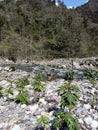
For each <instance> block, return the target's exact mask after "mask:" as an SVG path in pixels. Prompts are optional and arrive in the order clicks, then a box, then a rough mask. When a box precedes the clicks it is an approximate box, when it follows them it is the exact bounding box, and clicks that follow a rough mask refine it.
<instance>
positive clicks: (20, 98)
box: [15, 88, 29, 104]
mask: <svg viewBox="0 0 98 130" xmlns="http://www.w3.org/2000/svg"><path fill="white" fill-rule="evenodd" d="M28 100H29V96H28V91H27V90H26V89H25V88H20V89H19V93H18V95H17V96H16V97H15V101H16V102H18V103H21V104H27V103H28Z"/></svg>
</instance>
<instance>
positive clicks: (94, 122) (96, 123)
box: [91, 120, 98, 128]
mask: <svg viewBox="0 0 98 130" xmlns="http://www.w3.org/2000/svg"><path fill="white" fill-rule="evenodd" d="M91 127H92V128H98V121H96V120H93V121H92V123H91Z"/></svg>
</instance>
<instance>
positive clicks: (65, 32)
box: [0, 0, 98, 59]
mask: <svg viewBox="0 0 98 130" xmlns="http://www.w3.org/2000/svg"><path fill="white" fill-rule="evenodd" d="M80 8H82V9H80ZM84 10H86V15H83V13H82V12H83V11H84ZM90 11H91V10H88V6H85V5H84V6H83V7H79V8H77V9H67V8H66V6H65V5H64V4H63V3H62V2H60V1H59V6H56V5H55V0H53V1H52V2H51V0H17V1H16V0H3V1H0V56H1V57H7V58H9V59H17V58H25V59H32V58H61V57H88V56H98V22H96V21H97V20H98V19H97V17H95V16H94V20H92V19H91V17H90V14H92V13H90ZM92 15H94V14H92ZM87 16H89V17H87Z"/></svg>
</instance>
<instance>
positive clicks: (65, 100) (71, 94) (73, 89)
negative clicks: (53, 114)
mask: <svg viewBox="0 0 98 130" xmlns="http://www.w3.org/2000/svg"><path fill="white" fill-rule="evenodd" d="M57 91H58V95H60V96H61V102H60V105H61V108H64V107H65V106H67V107H68V108H69V109H70V110H71V109H72V108H73V107H74V106H75V105H76V103H77V101H78V100H79V97H78V92H79V88H78V87H77V86H76V85H74V84H71V82H69V83H66V84H65V85H64V86H61V87H59V88H58V90H57Z"/></svg>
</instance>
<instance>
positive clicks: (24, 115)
mask: <svg viewBox="0 0 98 130" xmlns="http://www.w3.org/2000/svg"><path fill="white" fill-rule="evenodd" d="M96 59H97V58H94V59H93V62H91V61H92V60H91V58H90V59H86V60H85V61H86V64H88V60H89V62H90V65H89V64H88V66H87V67H91V65H93V66H94V69H97V67H98V66H97V63H98V62H97V61H96ZM71 61H72V59H70V61H67V60H65V59H55V60H52V61H47V62H46V61H30V62H27V61H17V62H16V63H14V62H13V61H9V60H2V61H1V60H0V64H1V66H0V86H2V88H3V90H5V89H6V88H11V89H13V92H14V95H13V96H11V95H10V96H9V99H10V100H7V99H8V98H7V97H6V96H4V97H1V98H0V130H34V129H35V127H36V126H37V119H38V118H39V117H40V116H41V115H47V116H48V117H49V118H50V120H51V121H52V120H53V119H54V116H53V112H54V108H55V109H56V108H60V104H59V103H60V97H59V96H58V94H57V89H58V88H59V87H60V86H61V85H64V84H65V83H66V82H67V81H66V80H65V79H64V78H63V77H62V76H61V75H60V77H55V78H54V79H53V77H52V78H51V80H50V79H48V80H43V81H42V83H43V84H45V92H44V94H40V99H39V101H37V100H35V99H36V96H37V95H39V93H37V92H34V89H33V88H34V82H35V75H36V72H37V71H38V70H41V73H43V72H47V73H48V76H51V74H52V73H53V74H54V72H55V70H56V71H57V72H58V73H55V75H57V74H60V72H61V70H62V69H64V70H65V72H66V70H67V69H68V70H69V69H70V70H72V69H76V68H77V66H76V67H75V65H76V64H75V63H78V61H79V63H80V60H77V62H76V61H74V62H73V65H74V66H73V67H72V66H71V65H72V64H71ZM83 61H84V60H82V62H83ZM91 63H92V64H91ZM24 64H25V65H26V66H25V67H24ZM13 65H21V66H20V68H17V67H16V68H15V70H13V69H14V68H13ZM64 65H65V66H64ZM27 66H29V67H30V68H29V71H28V68H26V67H27ZM43 66H44V68H43ZM50 66H51V67H50ZM67 66H68V67H67ZM53 67H54V68H53ZM23 68H24V69H23ZM50 68H52V69H50ZM25 69H26V70H25ZM30 69H32V71H30ZM47 69H48V71H47ZM80 69H81V68H80ZM87 69H89V68H87ZM59 70H60V71H59ZM77 70H79V68H77ZM78 72H80V70H79V71H78ZM47 73H46V74H47ZM61 74H62V73H61ZM53 76H54V75H53ZM24 77H26V78H27V79H28V80H29V84H28V85H25V86H24V87H25V88H26V89H27V90H28V91H29V104H20V103H16V102H15V101H14V98H15V96H16V95H17V94H18V87H17V81H19V80H20V79H22V78H24ZM72 84H75V85H77V86H78V88H79V90H80V92H79V101H78V103H77V105H76V106H75V108H74V109H72V111H71V112H72V113H73V115H75V116H76V117H77V118H78V125H79V127H80V130H98V81H97V80H96V84H95V86H93V84H92V83H91V82H90V81H89V80H87V79H85V78H83V79H79V78H78V79H77V78H75V79H74V80H73V81H72ZM65 109H66V111H67V107H65ZM49 110H51V111H49ZM50 126H51V123H50ZM66 129H67V128H66Z"/></svg>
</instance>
